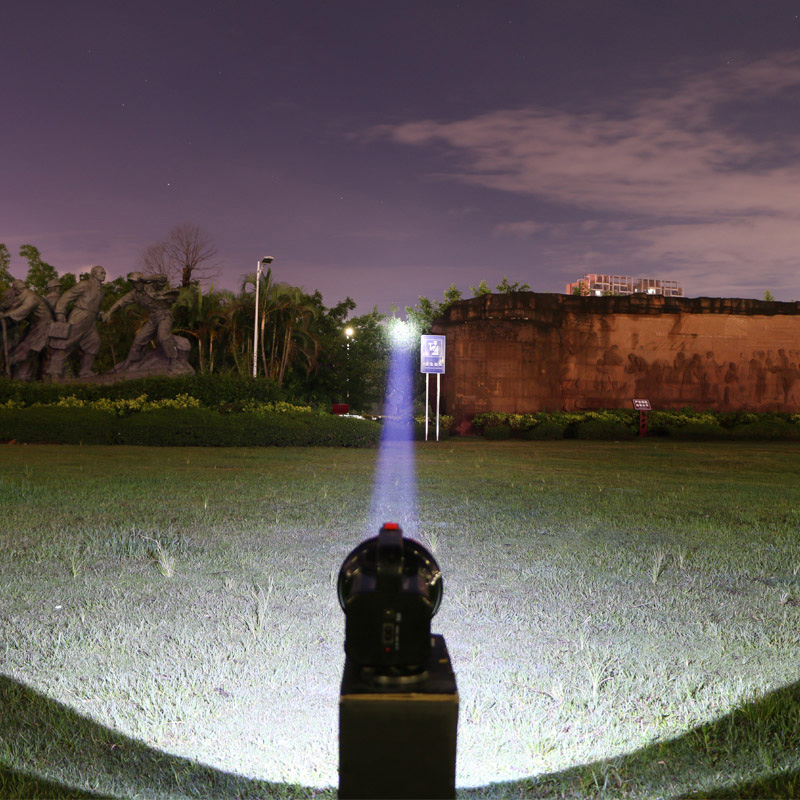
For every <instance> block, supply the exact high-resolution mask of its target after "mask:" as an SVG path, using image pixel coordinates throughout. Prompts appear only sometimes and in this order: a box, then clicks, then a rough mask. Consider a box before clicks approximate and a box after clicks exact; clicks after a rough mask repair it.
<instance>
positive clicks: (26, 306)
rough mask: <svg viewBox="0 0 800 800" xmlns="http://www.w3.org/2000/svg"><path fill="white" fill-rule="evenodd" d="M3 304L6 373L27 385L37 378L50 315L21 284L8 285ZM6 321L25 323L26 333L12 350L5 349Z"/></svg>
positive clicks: (51, 319)
mask: <svg viewBox="0 0 800 800" xmlns="http://www.w3.org/2000/svg"><path fill="white" fill-rule="evenodd" d="M7 302H8V308H7V309H6V310H5V311H4V312H3V313H2V314H0V319H1V320H2V323H3V348H4V356H5V359H4V360H5V364H6V372H7V373H11V374H12V375H13V377H14V378H15V379H16V380H19V381H31V380H34V379H35V378H37V377H38V372H39V355H40V353H41V352H42V350H44V348H45V346H46V345H47V334H48V329H49V328H50V324H51V323H52V321H53V314H52V312H51V311H50V307H49V306H48V305H47V303H46V302H45V301H44V300H42V298H41V297H39V295H38V294H36V292H34V291H33V290H32V289H29V288H28V287H27V286H26V285H25V281H21V280H14V281H12V283H11V290H10V292H9V297H8V300H7ZM4 305H5V303H4ZM6 320H10V321H11V322H12V323H20V322H23V321H24V320H28V330H27V331H26V332H25V333H24V335H23V336H22V338H21V339H20V340H19V341H17V342H15V343H14V344H13V346H12V347H9V345H8V340H7V335H8V331H7V328H6Z"/></svg>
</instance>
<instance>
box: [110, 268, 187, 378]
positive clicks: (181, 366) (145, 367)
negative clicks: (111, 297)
mask: <svg viewBox="0 0 800 800" xmlns="http://www.w3.org/2000/svg"><path fill="white" fill-rule="evenodd" d="M128 281H129V282H130V283H131V284H133V289H131V291H130V292H128V293H127V294H125V295H123V296H122V297H120V299H119V300H117V302H116V303H114V305H113V306H111V308H109V309H108V311H106V312H104V313H103V314H101V316H100V319H101V320H102V321H103V322H108V321H109V320H110V319H111V316H112V315H113V314H114V313H115V312H116V311H118V310H119V309H120V308H125V306H129V305H138V306H141V307H142V308H144V309H145V310H146V311H147V312H148V316H147V319H146V320H145V321H144V323H143V324H142V325H141V327H140V328H139V330H138V331H136V337H135V338H134V340H133V344H132V345H131V348H130V351H129V352H128V355H127V357H126V358H125V360H124V361H122V362H121V363H119V364H117V366H116V367H114V369H113V370H111V371H112V372H113V373H115V374H116V373H120V372H128V373H137V372H148V371H150V368H151V366H152V365H150V364H148V363H145V360H144V356H145V350H146V348H147V346H148V345H149V344H150V343H151V342H152V341H153V340H155V341H156V342H157V343H158V347H157V348H156V352H153V353H152V354H148V355H152V356H153V358H154V359H156V360H160V361H161V362H165V363H164V364H163V366H165V367H166V370H167V372H170V373H176V372H181V373H183V372H188V371H193V370H192V369H191V367H190V366H189V364H188V350H189V342H188V341H187V340H186V339H184V338H183V337H182V336H175V335H173V333H172V324H173V322H174V317H173V315H172V306H173V304H174V303H175V301H176V300H177V297H178V291H179V290H178V289H175V288H173V287H171V286H170V285H169V283H168V282H167V276H166V275H158V274H156V275H143V274H142V273H141V272H131V273H129V274H128ZM159 350H160V352H157V351H159ZM148 360H153V359H148Z"/></svg>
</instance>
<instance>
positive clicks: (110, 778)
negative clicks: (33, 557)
mask: <svg viewBox="0 0 800 800" xmlns="http://www.w3.org/2000/svg"><path fill="white" fill-rule="evenodd" d="M12 764H13V766H12ZM71 776H72V777H74V778H75V779H76V780H80V781H81V785H80V786H78V785H75V783H73V782H72V781H71V780H70V777H71ZM79 776H80V777H79ZM87 776H88V781H87ZM325 795H327V796H328V797H333V796H334V792H333V790H328V791H320V790H318V789H313V788H309V787H303V786H294V785H290V784H285V783H269V782H267V781H258V780H252V779H249V778H245V777H242V776H241V775H235V774H232V773H228V772H222V771H221V770H217V769H214V768H212V767H208V766H203V765H202V764H198V763H196V762H194V761H191V760H190V759H186V758H181V757H179V756H173V755H170V754H169V753H164V752H162V751H160V750H155V749H153V748H150V747H148V746H147V745H145V744H143V743H142V742H139V741H137V740H135V739H131V738H130V737H128V736H125V735H123V734H121V733H118V732H117V731H115V730H112V729H111V728H106V727H104V726H103V725H100V724H98V723H96V722H94V721H93V720H91V719H89V718H87V717H84V716H83V715H81V714H78V713H77V712H76V711H73V710H72V709H71V708H69V707H68V706H65V705H63V704H62V703H59V702H58V701H56V700H52V699H50V698H48V697H45V696H44V695H42V694H40V693H39V692H37V691H34V690H33V689H31V688H29V687H27V686H25V685H24V684H22V683H19V682H17V681H15V680H13V679H11V678H9V677H7V676H5V675H0V797H3V798H7V797H14V798H17V797H25V798H66V797H74V798H95V797H96V798H101V797H108V798H113V797H126V798H128V797H136V796H139V797H145V796H146V797H159V796H163V797H214V798H272V797H275V798H288V797H292V798H294V797H320V796H325Z"/></svg>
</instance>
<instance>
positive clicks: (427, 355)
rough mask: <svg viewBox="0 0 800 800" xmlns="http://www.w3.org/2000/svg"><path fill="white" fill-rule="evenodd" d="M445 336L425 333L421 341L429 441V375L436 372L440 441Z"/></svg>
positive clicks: (437, 417)
mask: <svg viewBox="0 0 800 800" xmlns="http://www.w3.org/2000/svg"><path fill="white" fill-rule="evenodd" d="M445 345H446V341H445V337H444V336H441V335H430V336H429V335H427V334H425V335H423V336H421V337H420V341H419V354H420V365H419V368H420V372H422V373H424V374H425V441H426V442H427V441H428V403H429V400H428V397H429V395H428V386H429V383H428V380H429V378H428V376H429V375H430V373H431V372H434V373H436V441H437V442H438V441H439V407H440V403H441V395H442V373H443V372H444V355H445Z"/></svg>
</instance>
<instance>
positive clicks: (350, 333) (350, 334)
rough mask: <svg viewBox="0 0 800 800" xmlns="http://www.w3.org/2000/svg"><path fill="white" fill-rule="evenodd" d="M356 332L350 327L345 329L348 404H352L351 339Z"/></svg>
mask: <svg viewBox="0 0 800 800" xmlns="http://www.w3.org/2000/svg"><path fill="white" fill-rule="evenodd" d="M354 333H355V331H354V330H353V329H352V328H351V327H350V326H349V325H348V326H347V327H346V328H345V329H344V335H345V336H346V337H347V355H346V356H345V358H346V359H347V377H346V378H345V381H344V383H345V393H346V395H347V402H348V403H349V402H350V339H352V338H353V334H354Z"/></svg>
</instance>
